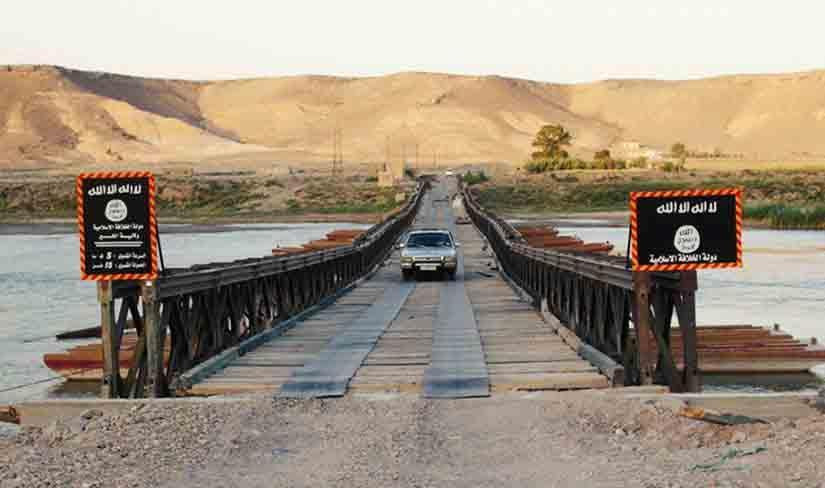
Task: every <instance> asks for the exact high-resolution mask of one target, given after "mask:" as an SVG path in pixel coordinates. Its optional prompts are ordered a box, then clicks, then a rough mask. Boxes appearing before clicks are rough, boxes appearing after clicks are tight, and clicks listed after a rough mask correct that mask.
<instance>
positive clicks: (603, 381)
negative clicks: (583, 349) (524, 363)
mask: <svg viewBox="0 0 825 488" xmlns="http://www.w3.org/2000/svg"><path fill="white" fill-rule="evenodd" d="M491 382H492V384H491V386H492V389H493V391H524V390H581V389H591V388H608V387H609V386H610V385H609V383H608V380H607V377H605V376H604V375H602V374H600V373H555V374H545V375H542V376H536V377H534V378H529V379H527V378H525V377H524V375H497V376H496V377H494V378H491Z"/></svg>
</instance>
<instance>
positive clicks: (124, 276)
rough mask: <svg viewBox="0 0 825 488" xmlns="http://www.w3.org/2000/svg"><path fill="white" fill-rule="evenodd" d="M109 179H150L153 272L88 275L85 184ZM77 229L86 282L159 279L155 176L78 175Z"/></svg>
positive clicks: (129, 173) (125, 173)
mask: <svg viewBox="0 0 825 488" xmlns="http://www.w3.org/2000/svg"><path fill="white" fill-rule="evenodd" d="M109 178H148V180H149V227H150V228H149V246H150V250H149V254H151V258H152V272H151V273H144V274H136V273H131V274H129V273H120V274H111V275H89V274H86V237H85V235H84V233H85V226H84V222H85V220H84V215H83V199H84V195H83V182H84V181H85V180H95V179H109ZM76 192H77V229H78V236H79V239H80V279H81V280H86V281H138V280H154V279H156V278H157V277H158V230H157V229H158V226H157V220H156V215H155V192H156V187H155V175H154V174H152V173H151V172H149V171H109V172H106V171H101V172H95V173H81V174H79V175H77V183H76Z"/></svg>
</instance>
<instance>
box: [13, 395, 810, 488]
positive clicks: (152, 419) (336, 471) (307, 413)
mask: <svg viewBox="0 0 825 488" xmlns="http://www.w3.org/2000/svg"><path fill="white" fill-rule="evenodd" d="M823 454H825V417H823V416H817V417H811V418H809V419H803V420H797V421H794V422H791V421H782V422H779V423H775V424H771V425H748V426H739V427H721V426H716V425H712V424H709V423H705V422H701V421H695V420H688V419H685V418H682V417H677V416H676V415H674V414H673V413H672V407H671V405H668V404H667V403H664V402H647V403H645V402H641V401H638V400H628V399H622V398H618V397H616V396H605V395H599V394H593V393H541V394H538V393H533V394H529V393H524V394H505V395H495V396H493V397H491V398H487V399H477V400H424V399H421V398H419V397H418V396H415V395H394V394H384V395H378V394H376V395H350V396H348V397H346V398H343V399H336V400H306V401H305V400H301V401H297V400H280V399H279V400H272V399H271V398H269V397H250V398H246V399H243V400H238V401H237V402H214V403H212V402H209V403H207V402H204V403H197V404H187V405H176V406H173V407H169V406H168V405H167V406H163V407H161V406H159V405H148V406H144V407H142V408H138V407H136V408H134V409H132V411H130V412H128V413H123V414H120V415H100V412H96V411H94V410H90V411H87V412H84V415H82V416H79V417H77V418H73V419H70V420H68V421H65V422H60V423H57V422H55V423H53V424H51V425H49V426H48V427H46V428H43V429H38V428H26V429H22V430H21V431H20V433H18V434H16V435H11V436H8V435H7V436H2V437H0V487H2V488H11V487H15V488H16V487H27V488H28V487H85V488H92V487H152V488H162V487H170V488H171V487H184V488H186V487H197V488H206V487H213V486H214V487H272V486H291V487H303V486H307V487H310V486H311V487H319V486H357V487H387V486H404V487H407V486H409V487H434V486H450V487H487V486H489V487H500V486H519V487H530V486H541V487H550V486H559V487H566V486H576V487H582V486H594V487H607V486H616V487H619V486H640V487H666V486H685V487H697V486H748V487H750V486H782V487H784V486H822V480H825V464H823V463H822V456H823Z"/></svg>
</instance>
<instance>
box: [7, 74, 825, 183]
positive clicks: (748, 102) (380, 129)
mask: <svg viewBox="0 0 825 488" xmlns="http://www.w3.org/2000/svg"><path fill="white" fill-rule="evenodd" d="M545 123H561V124H563V125H564V126H565V127H567V128H568V129H569V130H570V131H571V132H572V133H573V134H574V137H575V141H574V144H575V146H574V148H573V152H574V153H579V154H582V155H590V154H592V151H594V150H597V149H601V148H605V147H610V148H614V149H615V150H617V151H621V150H622V148H624V149H627V148H631V149H633V148H638V145H639V144H641V145H642V146H646V147H649V148H652V149H653V150H656V149H659V150H664V149H666V148H667V147H669V145H670V144H672V143H673V142H675V141H682V142H684V143H686V144H687V145H688V147H689V148H692V149H695V150H701V151H712V150H714V149H719V150H721V151H723V152H726V153H743V154H746V155H749V156H761V157H781V156H792V155H811V156H820V155H825V137H822V136H823V134H825V132H823V130H825V71H823V72H809V73H796V74H787V75H763V76H729V77H719V78H711V79H704V80H696V81H653V80H622V81H615V80H611V81H603V82H597V83H588V84H578V85H559V84H550V83H540V82H534V81H528V80H518V79H509V78H503V77H498V76H484V77H474V76H454V75H446V74H435V73H401V74H395V75H389V76H381V77H371V78H339V77H325V76H296V77H281V78H263V79H248V80H237V81H219V82H192V81H181V80H161V79H147V78H139V77H131V76H123V75H115V74H108V73H92V72H85V71H78V70H70V69H65V68H60V67H52V66H9V67H4V68H2V69H0V167H6V168H9V167H25V166H43V165H55V166H60V165H66V164H72V163H105V164H107V165H109V166H111V165H112V164H113V163H117V162H119V161H124V162H125V161H128V162H133V161H139V162H161V163H162V162H174V161H189V162H203V161H212V162H218V164H228V165H231V164H238V165H243V164H245V163H246V162H251V163H255V164H261V163H265V164H271V163H272V162H277V161H280V162H290V163H300V162H319V161H326V160H329V159H330V157H331V154H332V149H333V137H334V134H335V132H336V128H339V129H340V133H341V141H342V145H343V151H344V158H345V160H347V161H349V162H366V161H383V160H384V158H385V157H386V155H387V153H388V152H389V154H390V156H391V157H392V158H394V159H395V158H403V157H406V158H407V159H408V160H411V161H412V160H414V159H415V155H416V153H418V155H419V158H420V160H421V161H422V162H430V161H432V159H433V158H434V157H435V158H437V159H438V160H439V161H442V162H443V161H449V162H470V161H511V162H514V163H518V162H520V161H522V160H523V159H524V158H525V157H526V155H527V154H529V151H530V141H531V140H532V137H533V135H534V134H535V132H536V130H537V129H538V128H539V127H540V126H541V125H542V124H545ZM124 164H125V163H124Z"/></svg>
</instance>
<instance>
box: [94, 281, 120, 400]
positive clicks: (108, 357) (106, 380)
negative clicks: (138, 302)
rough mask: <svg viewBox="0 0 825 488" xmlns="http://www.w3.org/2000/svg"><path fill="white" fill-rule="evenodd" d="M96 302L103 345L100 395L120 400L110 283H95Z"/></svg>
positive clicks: (118, 350)
mask: <svg viewBox="0 0 825 488" xmlns="http://www.w3.org/2000/svg"><path fill="white" fill-rule="evenodd" d="M97 301H98V302H100V328H101V334H100V337H101V339H102V343H103V384H102V385H101V394H102V395H103V396H104V397H108V398H120V340H119V339H120V333H119V331H117V330H115V329H116V327H117V324H116V323H115V301H114V297H113V294H112V282H110V281H98V282H97Z"/></svg>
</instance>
